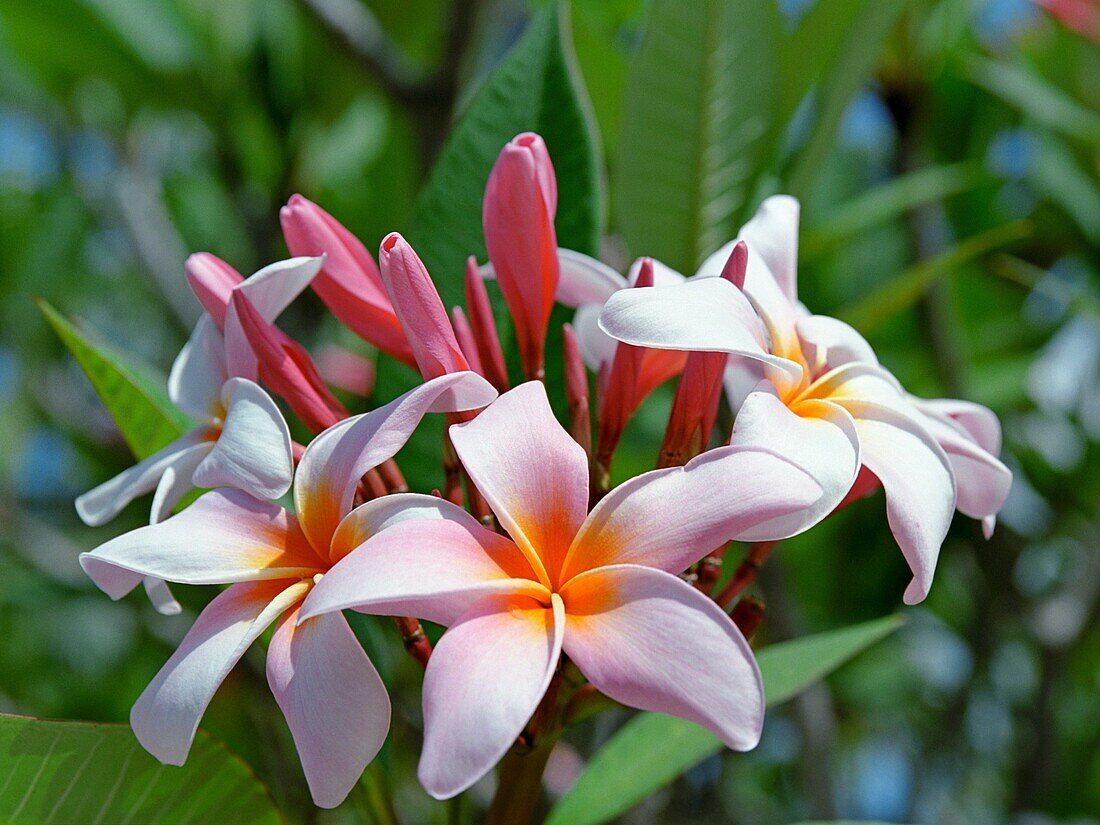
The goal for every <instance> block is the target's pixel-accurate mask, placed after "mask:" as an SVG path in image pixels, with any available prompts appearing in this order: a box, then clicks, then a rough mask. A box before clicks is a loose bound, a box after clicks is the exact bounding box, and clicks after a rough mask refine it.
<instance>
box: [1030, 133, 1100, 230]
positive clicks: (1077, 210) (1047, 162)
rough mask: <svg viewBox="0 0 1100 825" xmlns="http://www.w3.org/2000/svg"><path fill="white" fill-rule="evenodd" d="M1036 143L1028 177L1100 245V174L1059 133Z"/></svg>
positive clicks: (1047, 136)
mask: <svg viewBox="0 0 1100 825" xmlns="http://www.w3.org/2000/svg"><path fill="white" fill-rule="evenodd" d="M1036 146H1037V151H1036V153H1035V160H1034V163H1033V164H1032V167H1031V169H1030V170H1029V172H1028V178H1029V179H1030V180H1031V182H1032V184H1033V185H1034V186H1035V188H1036V189H1037V190H1039V192H1041V193H1042V194H1043V195H1045V196H1046V197H1047V198H1049V199H1050V200H1051V201H1052V202H1054V203H1056V204H1058V206H1060V207H1061V208H1062V209H1063V210H1064V211H1065V213H1066V214H1067V215H1069V216H1070V217H1071V218H1072V219H1073V221H1074V223H1076V224H1077V226H1078V227H1080V229H1081V233H1082V234H1083V235H1084V236H1085V237H1086V238H1087V239H1088V240H1089V241H1090V242H1091V243H1093V244H1100V188H1097V185H1096V177H1095V176H1094V175H1090V174H1089V173H1088V171H1087V170H1085V169H1083V168H1082V167H1081V164H1080V163H1078V161H1077V158H1076V157H1075V156H1074V154H1073V152H1072V151H1071V150H1070V148H1069V146H1068V145H1067V144H1066V143H1065V142H1064V141H1062V140H1059V139H1058V137H1057V136H1055V135H1052V134H1048V135H1044V136H1042V137H1041V138H1039V139H1038V140H1036Z"/></svg>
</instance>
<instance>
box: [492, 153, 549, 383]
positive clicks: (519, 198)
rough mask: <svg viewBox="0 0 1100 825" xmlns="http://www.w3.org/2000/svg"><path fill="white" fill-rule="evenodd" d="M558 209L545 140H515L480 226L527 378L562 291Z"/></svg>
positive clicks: (537, 366) (538, 361) (495, 174)
mask: <svg viewBox="0 0 1100 825" xmlns="http://www.w3.org/2000/svg"><path fill="white" fill-rule="evenodd" d="M556 208H557V188H556V183H555V181H554V168H553V166H552V165H551V163H550V156H549V154H547V152H546V146H545V144H544V143H543V142H542V138H540V137H539V136H538V135H535V134H531V133H525V134H522V135H518V136H516V137H515V138H514V139H512V140H511V141H510V142H509V143H508V144H507V145H506V146H505V147H504V149H503V150H501V153H500V156H499V157H498V158H497V162H496V164H495V165H494V166H493V171H492V172H491V173H490V174H489V181H488V183H487V184H486V186H485V200H484V206H483V210H482V224H483V226H484V229H485V245H486V247H487V248H488V250H489V259H490V260H491V261H492V262H493V270H494V271H495V273H496V278H497V283H499V284H500V291H501V293H502V294H503V296H504V301H505V303H506V304H507V305H508V310H509V312H510V313H511V315H512V319H513V321H514V323H515V331H516V339H517V343H518V346H519V350H520V356H521V359H522V360H523V364H524V370H525V372H526V375H527V377H528V378H534V377H536V375H537V374H538V372H539V371H540V370H541V369H542V357H543V351H542V350H543V344H544V341H545V338H546V324H547V321H548V320H549V318H550V310H551V309H552V308H553V306H554V295H555V293H556V292H557V288H558V279H559V269H558V250H557V246H558V244H557V238H556V235H555V233H554V212H555V210H556Z"/></svg>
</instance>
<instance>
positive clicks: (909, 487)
mask: <svg viewBox="0 0 1100 825" xmlns="http://www.w3.org/2000/svg"><path fill="white" fill-rule="evenodd" d="M837 403H838V404H840V405H841V406H843V407H844V408H845V409H846V410H848V412H849V413H851V414H852V417H853V418H854V419H855V422H856V431H857V432H858V433H859V444H860V449H861V452H862V460H863V463H864V465H866V466H867V468H868V469H869V470H871V472H873V473H874V474H875V475H876V476H878V477H879V479H880V480H881V481H882V486H883V487H884V488H885V490H886V516H887V520H888V521H889V522H890V530H891V532H893V534H894V538H895V539H897V542H898V546H899V547H900V548H901V552H902V555H904V556H905V560H906V561H907V562H909V567H910V569H912V571H913V581H912V582H911V583H910V585H909V587H908V588H906V590H905V603H906V604H916V603H917V602H919V601H921V600H923V599H924V597H925V596H927V595H928V588H929V587H930V586H931V584H932V574H933V573H934V572H935V569H936V560H937V558H938V557H939V553H940V545H941V544H943V540H944V537H946V535H947V529H948V528H949V527H950V526H951V516H952V515H953V514H954V512H955V481H954V477H953V475H952V473H951V465H950V463H949V462H948V459H947V455H946V454H945V453H944V451H943V449H942V448H941V447H940V445H939V444H937V443H936V440H935V439H934V438H933V437H932V435H931V434H929V432H928V431H927V430H926V429H925V428H924V427H923V426H921V425H920V424H919V423H917V422H916V421H915V420H914V419H913V418H910V417H908V416H906V415H904V414H902V413H901V412H899V411H898V410H897V409H894V408H892V407H889V406H886V405H884V404H878V403H875V402H873V401H865V400H858V399H854V398H847V399H838V400H837Z"/></svg>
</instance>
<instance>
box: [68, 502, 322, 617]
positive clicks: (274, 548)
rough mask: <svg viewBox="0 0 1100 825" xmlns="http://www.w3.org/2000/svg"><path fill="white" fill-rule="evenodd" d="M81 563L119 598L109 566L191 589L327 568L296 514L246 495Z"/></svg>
mask: <svg viewBox="0 0 1100 825" xmlns="http://www.w3.org/2000/svg"><path fill="white" fill-rule="evenodd" d="M80 564H81V566H82V567H83V568H84V572H85V573H87V574H88V576H89V577H90V578H91V579H92V581H94V582H95V583H96V584H97V585H98V586H100V588H101V589H103V590H104V591H105V592H106V593H107V594H108V595H110V596H112V597H113V598H118V597H119V594H117V592H112V589H109V588H110V586H111V582H112V581H113V580H114V579H113V578H109V574H108V573H105V572H104V568H105V567H107V568H110V567H121V568H123V569H125V570H131V571H133V572H134V573H140V574H142V575H144V576H156V577H157V578H161V579H165V580H167V581H174V582H180V583H183V584H226V583H229V582H240V581H249V580H260V579H279V578H288V577H292V576H312V575H314V574H315V573H318V572H320V571H321V570H323V569H324V568H325V567H327V564H326V563H325V562H324V561H323V560H322V559H320V558H319V557H318V556H317V554H316V553H314V552H313V550H312V548H311V547H310V546H309V543H308V542H307V541H306V538H305V535H304V534H303V533H302V531H301V528H299V526H298V522H297V520H296V519H295V518H294V516H293V515H292V514H290V513H288V512H287V511H286V510H284V509H283V508H282V507H279V506H278V505H277V504H272V503H271V502H266V501H259V500H257V499H254V498H252V497H251V496H249V495H248V494H247V493H242V492H240V491H239V490H214V491H212V492H209V493H206V494H205V495H203V496H200V497H199V499H198V500H197V501H196V502H195V503H194V504H192V505H191V506H190V507H188V508H187V509H186V510H184V511H183V512H182V513H180V514H179V515H176V516H173V517H172V518H170V519H168V520H167V521H163V522H161V523H160V524H154V525H150V526H149V527H141V528H139V529H137V530H132V531H130V532H129V533H125V534H123V535H121V536H118V537H117V538H114V539H111V540H110V541H108V542H107V543H105V544H101V545H100V546H99V547H97V548H96V549H95V550H93V551H92V552H90V553H83V554H81V556H80Z"/></svg>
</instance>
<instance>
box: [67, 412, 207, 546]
mask: <svg viewBox="0 0 1100 825" xmlns="http://www.w3.org/2000/svg"><path fill="white" fill-rule="evenodd" d="M206 433H207V430H206V428H205V427H200V428H199V429H197V430H192V431H191V432H190V433H188V434H187V435H185V436H183V438H180V439H177V440H176V441H173V442H172V443H171V444H168V445H167V446H165V447H163V448H161V449H160V450H158V451H157V452H155V453H153V454H152V455H151V456H149V457H148V458H146V459H145V460H144V461H140V462H138V463H137V464H135V465H134V466H133V467H130V468H129V469H127V470H123V471H122V472H121V473H119V474H118V475H117V476H115V477H114V478H112V479H111V480H110V481H105V482H103V483H102V484H100V485H99V486H98V487H95V488H94V489H92V490H89V491H88V492H86V493H84V495H82V496H80V497H79V498H77V500H76V512H77V514H78V515H79V516H80V519H81V521H83V522H84V523H85V524H87V525H88V526H89V527H98V526H99V525H101V524H106V523H107V522H108V521H110V520H111V519H113V518H114V517H115V516H117V515H118V514H119V513H121V512H122V509H123V508H124V507H125V506H126V505H127V504H129V503H130V502H131V501H133V500H134V499H135V498H137V497H138V496H141V495H144V494H145V493H148V492H151V491H152V490H155V489H156V487H157V483H158V482H159V481H160V478H161V476H162V475H164V471H165V470H166V469H167V468H168V467H169V466H170V465H171V464H172V463H173V462H174V461H176V459H177V458H179V456H180V455H181V454H183V453H186V452H187V451H188V450H189V449H191V448H192V447H194V446H195V445H197V444H202V443H203V441H204V440H205V438H206Z"/></svg>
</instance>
